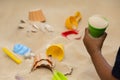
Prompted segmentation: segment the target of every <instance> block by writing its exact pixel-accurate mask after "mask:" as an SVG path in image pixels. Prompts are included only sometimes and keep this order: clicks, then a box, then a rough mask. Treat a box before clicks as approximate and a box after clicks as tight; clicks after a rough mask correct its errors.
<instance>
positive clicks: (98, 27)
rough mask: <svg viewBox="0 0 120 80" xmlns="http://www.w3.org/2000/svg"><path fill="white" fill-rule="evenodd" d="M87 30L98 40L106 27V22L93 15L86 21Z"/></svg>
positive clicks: (104, 19)
mask: <svg viewBox="0 0 120 80" xmlns="http://www.w3.org/2000/svg"><path fill="white" fill-rule="evenodd" d="M88 25H89V26H88V30H89V32H90V34H91V36H92V37H95V38H98V37H100V36H102V35H103V34H104V32H105V30H106V28H107V27H108V25H109V23H108V20H107V19H106V18H105V17H103V16H100V15H94V16H92V17H90V18H89V20H88Z"/></svg>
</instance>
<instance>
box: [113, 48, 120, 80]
mask: <svg viewBox="0 0 120 80" xmlns="http://www.w3.org/2000/svg"><path fill="white" fill-rule="evenodd" d="M112 75H113V76H114V77H116V78H117V79H119V80H120V47H119V50H118V53H117V56H116V60H115V64H114V66H113V70H112Z"/></svg>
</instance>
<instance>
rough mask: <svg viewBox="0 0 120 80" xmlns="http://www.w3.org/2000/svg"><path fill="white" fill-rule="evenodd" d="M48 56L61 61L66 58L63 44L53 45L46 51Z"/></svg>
mask: <svg viewBox="0 0 120 80" xmlns="http://www.w3.org/2000/svg"><path fill="white" fill-rule="evenodd" d="M46 54H47V55H48V56H49V55H51V56H52V57H53V58H56V59H58V60H59V61H61V60H62V59H63V58H64V49H63V45H62V44H52V45H51V46H49V47H48V48H47V50H46Z"/></svg>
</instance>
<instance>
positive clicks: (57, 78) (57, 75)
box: [52, 70, 68, 80]
mask: <svg viewBox="0 0 120 80" xmlns="http://www.w3.org/2000/svg"><path fill="white" fill-rule="evenodd" d="M52 80H68V79H67V77H66V76H65V75H64V74H62V73H61V72H59V71H56V70H55V71H54V73H53V78H52Z"/></svg>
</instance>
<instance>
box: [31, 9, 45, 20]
mask: <svg viewBox="0 0 120 80" xmlns="http://www.w3.org/2000/svg"><path fill="white" fill-rule="evenodd" d="M29 20H30V21H40V22H45V16H44V15H43V12H42V10H36V11H30V12H29Z"/></svg>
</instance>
